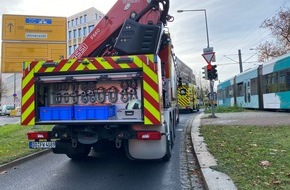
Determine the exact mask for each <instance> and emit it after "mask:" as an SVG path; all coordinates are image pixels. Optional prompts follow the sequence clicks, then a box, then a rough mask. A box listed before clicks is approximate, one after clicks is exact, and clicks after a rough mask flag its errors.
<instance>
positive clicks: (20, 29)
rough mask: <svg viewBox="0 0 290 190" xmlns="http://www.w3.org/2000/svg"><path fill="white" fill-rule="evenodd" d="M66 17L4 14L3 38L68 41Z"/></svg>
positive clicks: (6, 39) (7, 39) (5, 39)
mask: <svg viewBox="0 0 290 190" xmlns="http://www.w3.org/2000/svg"><path fill="white" fill-rule="evenodd" d="M66 23H67V21H66V18H65V17H44V16H26V15H10V14H4V15H3V27H2V40H4V41H9V40H12V41H40V42H44V41H45V42H62V43H66V35H67V33H66V25H67V24H66Z"/></svg>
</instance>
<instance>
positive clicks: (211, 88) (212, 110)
mask: <svg viewBox="0 0 290 190" xmlns="http://www.w3.org/2000/svg"><path fill="white" fill-rule="evenodd" d="M190 11H202V12H204V19H205V30H206V39H207V48H209V47H210V46H209V35H208V25H207V15H206V9H191V10H177V12H178V13H182V12H190ZM208 64H209V65H211V63H210V62H209V63H208ZM209 85H210V97H209V98H210V102H211V117H213V118H215V117H216V116H215V113H214V104H213V102H214V94H213V87H214V80H209Z"/></svg>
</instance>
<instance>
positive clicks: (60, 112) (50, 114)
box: [39, 106, 73, 121]
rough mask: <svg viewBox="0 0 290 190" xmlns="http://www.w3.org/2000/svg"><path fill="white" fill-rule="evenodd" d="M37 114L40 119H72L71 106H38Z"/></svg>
mask: <svg viewBox="0 0 290 190" xmlns="http://www.w3.org/2000/svg"><path fill="white" fill-rule="evenodd" d="M39 115H40V121H51V120H72V119H73V107H72V106H57V107H40V108H39Z"/></svg>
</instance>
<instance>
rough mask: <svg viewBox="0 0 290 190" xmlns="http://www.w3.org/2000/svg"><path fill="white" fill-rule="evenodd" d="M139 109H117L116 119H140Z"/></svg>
mask: <svg viewBox="0 0 290 190" xmlns="http://www.w3.org/2000/svg"><path fill="white" fill-rule="evenodd" d="M141 113H142V111H141V109H132V110H127V109H120V110H118V111H117V118H118V119H142V118H141V115H142V114H141Z"/></svg>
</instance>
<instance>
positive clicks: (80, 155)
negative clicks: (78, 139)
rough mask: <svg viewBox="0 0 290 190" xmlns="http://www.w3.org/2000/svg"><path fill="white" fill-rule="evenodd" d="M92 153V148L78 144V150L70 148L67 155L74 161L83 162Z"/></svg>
mask: <svg viewBox="0 0 290 190" xmlns="http://www.w3.org/2000/svg"><path fill="white" fill-rule="evenodd" d="M90 151H91V147H89V146H85V145H82V144H78V146H77V147H76V148H73V147H71V146H70V147H69V148H67V152H66V155H67V156H68V157H69V158H71V159H72V160H82V159H85V158H86V157H87V156H88V155H89V153H90Z"/></svg>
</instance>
